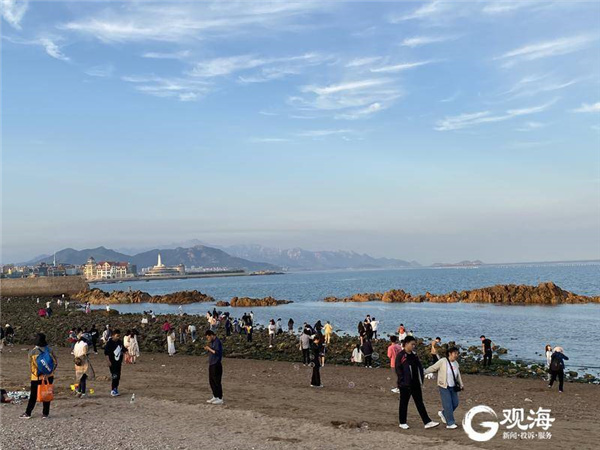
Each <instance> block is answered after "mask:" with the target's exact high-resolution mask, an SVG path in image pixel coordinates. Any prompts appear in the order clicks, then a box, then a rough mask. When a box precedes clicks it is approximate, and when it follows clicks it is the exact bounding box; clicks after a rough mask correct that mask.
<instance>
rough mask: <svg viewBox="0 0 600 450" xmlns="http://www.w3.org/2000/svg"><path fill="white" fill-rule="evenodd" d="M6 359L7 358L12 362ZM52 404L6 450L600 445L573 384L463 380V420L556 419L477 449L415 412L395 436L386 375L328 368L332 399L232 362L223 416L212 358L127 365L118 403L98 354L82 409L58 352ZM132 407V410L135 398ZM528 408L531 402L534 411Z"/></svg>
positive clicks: (586, 394) (15, 370)
mask: <svg viewBox="0 0 600 450" xmlns="http://www.w3.org/2000/svg"><path fill="white" fill-rule="evenodd" d="M25 349H26V347H25V346H23V345H20V346H19V345H16V346H15V347H12V348H5V351H4V353H2V355H1V356H0V362H1V366H2V371H1V376H0V383H1V385H2V387H3V388H4V389H8V390H20V389H22V388H23V387H26V386H28V381H27V380H28V373H27V366H26V351H25ZM9 350H10V351H9ZM57 352H58V357H59V368H58V370H57V381H56V392H57V396H56V400H55V401H54V402H53V403H52V410H51V418H50V419H49V420H47V421H42V420H41V419H40V417H41V408H40V407H39V406H37V407H36V410H34V413H33V417H32V419H30V420H22V419H19V418H18V416H19V415H20V414H21V413H22V412H23V411H24V408H25V406H24V405H4V404H3V405H2V408H1V409H0V412H1V420H2V430H3V431H2V434H1V438H0V443H1V446H2V448H12V449H34V448H35V449H38V448H39V449H42V448H44V449H54V448H56V449H88V448H89V449H92V448H93V449H129V448H131V449H133V448H148V449H153V448H157V449H158V448H161V449H188V448H202V449H204V448H211V449H225V448H227V449H263V448H269V449H288V448H290V449H291V448H294V449H312V448H323V449H347V448H378V447H379V448H381V447H383V446H385V447H386V448H389V447H390V446H391V447H394V448H395V447H399V446H404V445H411V446H413V447H414V448H425V447H430V448H442V447H443V448H445V449H455V448H456V449H458V448H463V447H466V446H469V447H470V448H498V449H504V448H510V447H515V446H517V447H518V448H520V447H523V446H528V447H532V448H542V447H547V446H548V445H559V446H562V447H563V448H578V449H593V448H597V443H598V442H600V430H598V427H597V419H598V417H599V416H600V388H599V387H598V386H594V385H587V384H577V383H567V384H566V387H565V393H564V394H562V395H560V394H559V393H558V391H557V389H556V387H555V389H553V390H551V391H550V390H548V389H547V387H546V384H545V383H544V382H540V381H535V380H526V379H514V378H511V379H509V378H499V377H490V376H481V375H471V376H469V375H464V381H465V384H466V390H465V392H463V393H461V405H460V406H459V409H458V410H457V419H458V420H462V418H463V415H464V414H465V412H466V411H467V410H468V409H469V408H471V407H473V406H475V405H480V404H484V405H488V406H490V407H492V408H493V409H494V410H495V411H497V412H498V414H499V415H500V417H501V410H502V409H504V408H525V409H526V411H528V410H529V409H533V410H537V409H538V407H543V408H549V409H550V410H551V411H552V413H551V415H552V417H555V418H556V421H555V422H554V425H553V426H552V428H551V429H550V430H549V431H550V432H551V434H552V437H551V440H550V441H548V440H543V439H542V440H540V439H537V438H536V439H532V440H526V441H525V440H514V439H503V436H502V429H501V430H500V432H499V433H498V434H497V435H496V436H495V437H494V438H493V439H492V440H491V441H489V442H484V443H476V442H474V441H472V440H470V439H469V438H468V436H467V435H466V434H465V432H464V431H463V430H462V429H460V428H459V429H457V430H447V429H446V428H445V427H442V426H440V427H438V428H436V429H433V430H424V429H423V427H422V423H421V421H420V419H419V417H418V414H417V412H416V410H415V408H414V406H413V405H412V403H411V405H410V408H409V420H408V423H409V425H411V429H410V430H408V431H402V430H399V429H398V425H397V423H398V399H397V396H396V395H394V394H393V393H391V392H390V388H391V387H393V385H394V378H393V374H392V373H391V371H390V370H388V369H373V370H369V369H365V368H362V367H343V366H333V365H326V366H325V367H324V368H323V369H322V380H323V384H324V385H325V388H324V389H320V390H319V389H317V390H315V389H311V388H310V387H309V380H310V368H308V367H303V366H302V364H297V363H289V362H276V361H273V362H270V361H256V360H241V359H227V358H226V359H225V360H224V378H223V385H224V398H225V401H226V404H225V405H224V406H220V407H219V406H211V405H207V404H206V403H205V401H206V400H207V399H208V398H210V397H211V395H210V389H209V386H208V382H207V362H206V358H205V357H201V356H188V355H176V356H175V357H172V358H169V357H168V356H167V355H164V354H143V355H142V357H141V358H140V360H139V362H138V364H136V365H125V366H124V367H123V376H122V381H121V393H122V396H121V397H119V398H111V397H110V396H109V390H110V389H109V378H108V369H107V368H106V366H105V363H104V359H103V356H102V355H92V357H91V358H92V363H93V365H94V368H95V370H96V374H97V379H96V380H95V381H92V382H90V383H89V386H88V387H91V388H93V389H94V390H95V393H94V394H93V395H91V396H89V397H88V398H86V399H78V398H76V397H75V396H73V395H72V394H71V392H70V388H69V385H70V384H71V383H72V382H73V376H74V371H73V366H72V363H71V360H72V357H71V355H70V354H69V352H68V350H66V349H63V348H59V349H57ZM133 393H135V402H134V403H133V404H132V403H131V394H133ZM424 397H425V403H426V405H427V408H428V412H429V415H430V416H431V417H432V418H434V420H435V417H437V415H436V412H437V411H438V409H440V400H439V395H438V392H437V388H436V385H435V381H434V380H431V381H427V383H426V386H425V388H424ZM526 399H528V400H526Z"/></svg>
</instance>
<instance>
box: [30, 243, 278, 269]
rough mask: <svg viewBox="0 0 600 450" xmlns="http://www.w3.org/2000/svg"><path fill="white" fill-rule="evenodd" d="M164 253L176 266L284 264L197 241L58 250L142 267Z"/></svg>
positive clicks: (69, 257)
mask: <svg viewBox="0 0 600 450" xmlns="http://www.w3.org/2000/svg"><path fill="white" fill-rule="evenodd" d="M159 253H160V255H161V258H162V262H163V264H165V265H167V266H176V265H178V264H184V265H185V266H186V267H188V268H189V267H191V266H196V267H223V268H225V267H226V268H230V269H244V270H247V271H256V270H279V269H280V268H279V267H277V266H275V265H272V264H268V263H264V262H254V261H248V260H246V259H243V258H239V257H235V256H231V255H229V254H227V253H226V252H224V251H223V250H220V249H217V248H212V247H207V246H204V245H197V246H195V247H191V248H182V247H178V248H175V249H160V250H159V249H154V250H149V251H146V252H142V253H138V254H136V255H126V254H125V253H119V252H116V251H114V250H112V249H107V248H106V247H97V248H92V249H83V250H75V249H73V248H66V249H63V250H61V251H59V252H56V261H57V262H58V263H64V264H75V265H82V264H85V263H86V261H87V260H88V258H89V257H90V256H92V257H94V259H95V260H96V261H98V262H100V261H127V262H129V263H132V264H135V265H137V267H138V269H141V268H143V267H150V266H154V265H155V264H156V262H157V259H158V254H159ZM53 260H54V255H53V256H48V257H45V258H40V259H34V260H31V261H28V262H27V263H25V264H29V265H33V264H38V263H41V262H45V263H47V264H51V263H52V261H53Z"/></svg>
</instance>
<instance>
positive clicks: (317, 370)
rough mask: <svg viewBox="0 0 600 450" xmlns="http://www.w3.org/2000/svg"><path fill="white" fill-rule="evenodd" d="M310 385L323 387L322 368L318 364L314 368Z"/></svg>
mask: <svg viewBox="0 0 600 450" xmlns="http://www.w3.org/2000/svg"><path fill="white" fill-rule="evenodd" d="M310 384H311V386H321V366H320V365H319V364H317V363H315V367H313V372H312V378H311V380H310Z"/></svg>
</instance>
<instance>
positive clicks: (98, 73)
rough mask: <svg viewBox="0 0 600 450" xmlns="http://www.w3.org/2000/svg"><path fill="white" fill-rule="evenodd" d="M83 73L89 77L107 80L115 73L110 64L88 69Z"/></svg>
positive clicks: (113, 67)
mask: <svg viewBox="0 0 600 450" xmlns="http://www.w3.org/2000/svg"><path fill="white" fill-rule="evenodd" d="M84 72H85V73H86V75H89V76H90V77H98V78H109V77H111V76H112V75H113V73H114V72H115V66H113V65H112V64H102V65H99V66H93V67H90V68H89V69H86V70H85V71H84Z"/></svg>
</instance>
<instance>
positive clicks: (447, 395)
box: [425, 347, 465, 430]
mask: <svg viewBox="0 0 600 450" xmlns="http://www.w3.org/2000/svg"><path fill="white" fill-rule="evenodd" d="M458 356H459V351H458V348H456V347H450V348H449V349H448V357H447V358H441V359H438V360H437V361H436V362H435V364H433V365H432V366H430V367H428V368H427V369H425V374H426V375H427V374H430V373H437V384H438V389H439V391H440V397H441V398H442V407H443V408H444V409H443V411H438V415H439V416H440V419H442V422H444V423H445V424H446V428H448V429H449V430H454V429H456V428H458V425H456V420H455V419H454V411H455V410H456V408H458V393H459V392H460V391H462V390H463V389H464V388H465V385H464V384H463V381H462V377H461V376H460V371H459V369H458V361H457V360H458Z"/></svg>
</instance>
